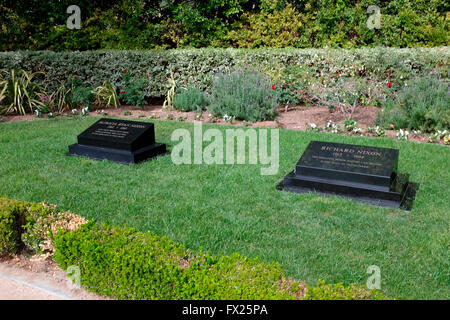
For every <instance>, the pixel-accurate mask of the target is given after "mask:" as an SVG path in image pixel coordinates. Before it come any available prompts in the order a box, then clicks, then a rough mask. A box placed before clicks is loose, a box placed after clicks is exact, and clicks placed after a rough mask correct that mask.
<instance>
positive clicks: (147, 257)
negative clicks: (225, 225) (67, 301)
mask: <svg viewBox="0 0 450 320" xmlns="http://www.w3.org/2000/svg"><path fill="white" fill-rule="evenodd" d="M54 243H55V247H56V253H55V256H54V258H55V260H56V262H57V263H58V264H59V265H60V267H61V268H63V269H66V268H68V267H69V266H72V265H75V266H78V267H79V268H80V269H81V270H80V271H81V284H82V285H83V286H85V287H86V288H88V289H89V290H91V291H93V292H96V293H99V294H103V295H108V296H113V297H115V298H119V299H177V300H179V299H201V300H211V299H215V300H217V299H231V300H236V299H237V300H239V299H246V300H247V299H248V300H256V299H295V298H296V297H297V296H298V297H300V298H301V297H303V294H304V292H306V295H305V296H304V298H305V299H383V296H382V295H381V294H380V293H377V292H375V291H373V290H367V289H364V288H362V287H360V286H358V285H352V286H350V287H347V288H344V287H343V285H342V284H338V285H335V286H330V285H325V284H324V283H323V282H320V284H319V286H318V287H316V288H312V287H306V288H303V286H302V285H301V284H300V283H299V282H297V281H292V280H287V279H286V278H285V276H284V274H283V272H282V271H281V267H280V266H279V264H276V263H270V264H267V263H262V262H260V261H259V260H258V259H257V258H255V259H249V258H246V257H243V256H241V255H239V254H237V253H235V254H233V255H231V256H219V257H217V256H211V255H209V254H207V253H203V252H200V251H199V252H194V251H191V250H188V249H186V248H185V247H184V246H182V245H180V244H177V243H175V242H173V241H172V240H170V239H168V238H166V237H158V236H156V235H154V234H152V233H149V232H148V233H142V232H137V231H136V230H134V229H130V228H126V227H125V228H121V227H111V226H106V225H103V226H98V225H95V224H94V223H92V222H91V223H88V224H86V225H84V226H82V227H80V228H79V229H78V230H76V231H75V232H66V231H60V232H59V233H58V235H57V236H56V237H55V239H54ZM301 290H305V291H301ZM308 292H310V293H308Z"/></svg>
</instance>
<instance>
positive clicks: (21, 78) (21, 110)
mask: <svg viewBox="0 0 450 320" xmlns="http://www.w3.org/2000/svg"><path fill="white" fill-rule="evenodd" d="M38 74H43V72H30V73H28V72H26V71H25V70H20V71H17V70H15V69H13V70H11V71H10V74H9V75H7V76H6V77H5V78H6V79H5V80H3V81H2V82H1V86H2V89H1V91H0V93H1V94H0V102H2V103H3V102H6V103H5V104H3V105H4V107H3V108H1V109H0V113H10V112H16V113H18V114H22V115H24V114H25V113H26V109H27V108H28V109H29V111H30V112H33V110H34V109H36V108H38V107H40V106H42V105H43V104H42V101H40V99H39V98H38V92H41V91H43V90H42V88H41V86H40V85H38V84H36V83H33V82H32V80H33V78H34V77H36V76H37V75H38Z"/></svg>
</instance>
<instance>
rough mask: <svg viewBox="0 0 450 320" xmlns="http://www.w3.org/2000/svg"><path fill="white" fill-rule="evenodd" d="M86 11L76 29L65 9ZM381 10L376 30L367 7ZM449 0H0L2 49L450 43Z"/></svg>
mask: <svg viewBox="0 0 450 320" xmlns="http://www.w3.org/2000/svg"><path fill="white" fill-rule="evenodd" d="M72 4H76V5H78V6H79V7H80V9H81V15H82V28H81V29H80V30H69V29H68V28H67V26H66V20H67V18H68V17H69V14H67V13H66V9H67V7H68V6H69V5H72ZM371 5H377V6H378V7H379V8H380V9H381V28H380V29H370V28H368V27H367V20H368V19H369V17H370V15H371V13H367V8H368V7H369V6H371ZM449 11H450V4H449V1H447V0H390V1H386V0H302V1H299V0H78V1H76V2H75V3H74V2H73V1H72V0H58V1H54V0H0V51H13V50H21V49H29V50H54V51H65V50H97V49H120V50H125V49H126V50H128V49H133V50H134V49H155V48H164V49H166V48H186V47H196V48H204V47H230V46H231V47H237V48H259V47H271V48H274V47H297V48H311V47H314V48H318V47H324V46H328V47H344V48H352V47H361V46H367V45H369V46H380V45H381V46H390V47H422V46H426V47H433V46H442V45H448V43H449V34H450V32H449V31H450V30H449V19H448V12H449Z"/></svg>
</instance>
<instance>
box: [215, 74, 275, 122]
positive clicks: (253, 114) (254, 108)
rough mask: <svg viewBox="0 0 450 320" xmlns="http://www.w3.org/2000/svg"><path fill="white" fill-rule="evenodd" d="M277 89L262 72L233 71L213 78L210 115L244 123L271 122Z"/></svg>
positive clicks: (273, 115) (273, 116)
mask: <svg viewBox="0 0 450 320" xmlns="http://www.w3.org/2000/svg"><path fill="white" fill-rule="evenodd" d="M275 89H276V87H275V86H274V85H273V84H272V83H271V82H270V80H269V78H268V77H267V76H265V75H264V74H261V73H255V72H246V71H235V72H232V73H219V74H217V75H216V77H215V79H214V82H213V86H212V89H211V91H212V92H211V99H210V100H211V101H210V105H209V109H208V110H209V112H210V113H211V114H215V115H221V116H224V115H228V116H234V117H235V118H236V119H240V120H246V121H252V122H255V121H261V120H273V119H274V118H275V116H276V114H277V112H276V109H277V107H278V106H279V104H278V95H277V92H276V90H275Z"/></svg>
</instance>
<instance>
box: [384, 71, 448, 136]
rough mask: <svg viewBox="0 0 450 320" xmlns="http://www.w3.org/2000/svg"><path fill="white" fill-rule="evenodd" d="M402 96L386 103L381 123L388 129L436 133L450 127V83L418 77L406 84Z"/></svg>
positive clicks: (399, 94) (400, 93)
mask: <svg viewBox="0 0 450 320" xmlns="http://www.w3.org/2000/svg"><path fill="white" fill-rule="evenodd" d="M406 84H407V86H406V87H404V88H403V89H401V90H400V91H399V93H398V96H397V97H395V98H393V99H388V100H387V101H386V102H385V103H384V104H383V109H384V111H383V113H379V115H378V119H377V124H378V125H381V126H383V127H385V128H388V127H389V126H390V125H391V124H393V125H394V126H395V128H396V129H401V128H403V129H404V128H408V129H415V130H422V131H427V132H431V131H435V130H441V129H449V128H450V91H449V83H448V82H447V81H443V80H439V79H436V78H430V77H427V78H418V79H414V80H411V81H409V82H407V83H406Z"/></svg>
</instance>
